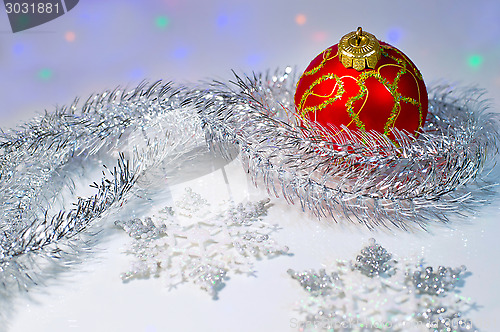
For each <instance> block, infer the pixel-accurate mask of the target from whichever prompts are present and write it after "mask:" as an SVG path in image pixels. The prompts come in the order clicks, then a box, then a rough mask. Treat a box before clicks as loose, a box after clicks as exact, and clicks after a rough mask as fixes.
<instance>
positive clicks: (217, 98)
mask: <svg viewBox="0 0 500 332" xmlns="http://www.w3.org/2000/svg"><path fill="white" fill-rule="evenodd" d="M235 83H236V84H233V83H227V84H223V83H219V82H214V83H211V84H203V85H200V86H198V87H174V86H173V85H172V84H169V83H167V84H163V83H161V82H156V83H154V84H150V85H148V84H145V83H144V84H141V85H139V86H138V87H137V88H136V89H134V90H132V91H122V90H120V89H116V90H113V91H106V92H104V93H102V94H98V95H94V96H91V97H90V98H89V99H88V100H87V101H86V102H85V103H83V105H80V104H79V102H78V100H76V101H75V102H74V103H73V104H72V105H71V106H69V107H63V108H59V109H57V110H56V111H55V112H54V113H46V114H45V115H43V116H40V117H38V118H36V119H34V120H32V121H30V122H28V123H26V124H25V125H24V126H22V127H20V128H18V129H15V130H12V131H9V132H2V134H1V137H0V189H1V192H2V195H1V197H0V231H1V232H0V283H1V284H2V287H0V294H1V295H2V297H4V298H8V297H9V296H11V295H13V294H14V293H16V292H17V290H18V289H21V290H27V289H29V287H30V286H31V285H33V284H37V283H38V282H40V281H43V280H45V279H44V277H46V276H50V275H52V274H54V273H56V272H57V271H59V270H61V269H63V268H65V267H66V266H68V265H71V263H74V262H77V261H78V260H79V258H78V257H79V256H80V253H81V252H82V251H85V248H88V247H89V246H90V242H89V241H91V240H92V238H95V237H93V236H92V235H93V234H95V233H96V232H98V231H99V230H100V226H99V222H98V221H99V220H101V218H102V217H103V216H105V215H106V214H107V213H111V212H113V211H115V210H116V209H117V208H118V207H119V206H120V203H122V202H123V200H124V199H125V198H126V197H127V195H129V193H130V192H131V191H133V190H135V189H134V184H135V183H136V182H137V180H138V179H139V178H140V177H141V176H142V175H143V174H146V173H147V172H148V170H150V169H151V168H154V167H155V166H156V165H158V164H159V163H165V161H167V162H168V161H170V162H172V161H174V160H175V159H176V158H179V157H181V156H184V155H186V154H188V153H189V152H192V151H194V150H195V149H197V148H200V147H203V146H205V144H206V143H208V146H209V147H210V148H211V149H212V150H213V151H214V152H218V153H221V154H222V155H224V156H226V157H230V156H231V155H232V153H231V152H232V151H234V150H233V149H232V147H233V146H234V145H237V146H238V147H239V149H240V157H241V159H242V160H243V163H244V165H245V168H246V169H247V170H248V172H249V173H250V174H251V176H252V178H253V179H254V181H255V183H256V184H259V183H261V181H262V182H263V184H264V185H265V187H266V188H267V189H268V191H269V192H270V193H272V194H275V195H276V196H282V197H284V198H285V199H286V200H287V201H288V202H290V203H294V202H299V203H300V204H301V206H302V207H303V209H304V210H306V209H307V210H310V211H312V212H313V213H314V214H316V215H317V216H318V217H332V218H333V219H335V220H340V219H341V218H346V219H348V220H353V221H358V222H360V223H362V224H364V225H366V226H368V227H370V228H371V227H376V226H379V225H384V226H387V227H390V226H391V225H392V226H395V227H398V228H403V229H411V228H414V227H415V226H417V227H425V225H426V224H427V223H428V222H432V221H447V220H448V217H449V216H450V215H451V214H452V213H453V214H460V213H464V212H467V210H468V209H470V208H473V207H474V206H475V205H476V204H478V203H481V202H482V199H483V198H484V195H485V194H488V188H489V187H490V186H491V183H490V182H489V181H488V177H487V176H486V174H488V172H487V171H489V170H490V169H491V168H492V161H493V160H494V158H493V157H494V156H495V155H496V153H497V142H498V134H497V123H496V120H495V118H494V116H493V115H491V114H487V113H486V112H485V110H486V108H487V105H486V101H484V99H482V94H481V91H480V90H477V89H453V88H452V87H450V86H445V85H441V86H439V85H437V86H434V87H432V88H430V89H429V91H430V96H429V116H428V121H427V124H426V127H425V128H424V132H423V133H422V134H421V135H420V136H419V137H418V138H417V139H414V138H412V137H411V136H409V135H406V134H405V133H403V132H395V135H396V137H397V144H394V143H393V142H391V141H390V140H388V139H387V138H386V137H385V136H382V135H380V134H377V133H358V132H351V131H349V130H347V128H339V129H343V131H342V133H339V134H338V135H336V136H335V140H334V139H333V136H332V135H325V133H324V132H323V131H322V130H321V128H317V127H315V126H314V125H313V124H309V125H307V126H306V127H300V126H299V125H298V124H299V123H300V121H298V120H297V118H296V116H295V115H294V112H293V94H294V89H295V83H296V80H295V78H294V75H293V74H292V70H291V68H286V69H285V70H284V71H283V72H282V73H281V74H278V71H277V72H276V73H275V74H272V73H267V74H255V75H254V76H252V77H245V78H239V77H237V80H236V82H235ZM95 164H100V165H104V164H108V165H113V164H116V166H114V167H113V168H109V170H107V169H106V168H105V169H104V170H105V172H104V174H103V177H102V179H101V180H100V181H99V182H98V183H95V182H94V180H91V179H89V177H90V175H89V174H88V173H89V172H88V171H87V168H86V166H85V165H87V166H88V165H95ZM82 179H85V180H86V179H88V181H89V183H90V184H92V183H93V185H92V186H93V187H94V188H95V190H96V193H94V194H92V195H84V196H80V195H79V188H78V186H77V185H76V184H75V183H76V182H78V181H80V180H82ZM68 193H69V195H68ZM68 196H70V197H73V200H72V201H68V199H67V197H68ZM63 197H66V198H65V199H63Z"/></svg>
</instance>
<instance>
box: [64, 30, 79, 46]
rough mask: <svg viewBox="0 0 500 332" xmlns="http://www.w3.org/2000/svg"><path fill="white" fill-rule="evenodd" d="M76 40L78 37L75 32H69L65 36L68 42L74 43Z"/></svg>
mask: <svg viewBox="0 0 500 332" xmlns="http://www.w3.org/2000/svg"><path fill="white" fill-rule="evenodd" d="M75 38H76V35H75V33H74V32H73V31H67V32H66V33H65V34H64V39H66V41H68V42H70V43H71V42H74V41H75Z"/></svg>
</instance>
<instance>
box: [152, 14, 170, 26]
mask: <svg viewBox="0 0 500 332" xmlns="http://www.w3.org/2000/svg"><path fill="white" fill-rule="evenodd" d="M169 23H170V19H169V18H168V17H166V16H164V15H162V16H158V17H156V19H155V25H156V27H157V28H160V29H165V28H166V27H167V26H168V24H169Z"/></svg>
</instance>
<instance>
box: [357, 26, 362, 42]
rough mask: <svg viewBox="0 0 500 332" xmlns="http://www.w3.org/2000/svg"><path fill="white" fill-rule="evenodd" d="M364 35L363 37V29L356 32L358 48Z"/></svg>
mask: <svg viewBox="0 0 500 332" xmlns="http://www.w3.org/2000/svg"><path fill="white" fill-rule="evenodd" d="M362 35H363V29H362V28H361V27H358V30H356V46H359V44H361V36H362Z"/></svg>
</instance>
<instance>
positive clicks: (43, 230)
mask: <svg viewBox="0 0 500 332" xmlns="http://www.w3.org/2000/svg"><path fill="white" fill-rule="evenodd" d="M188 99H189V98H188V96H187V95H186V93H185V92H184V90H183V89H182V88H173V87H172V85H171V84H170V83H167V84H163V83H161V82H156V83H154V84H151V85H146V84H141V85H140V86H138V87H137V88H136V89H133V90H131V91H126V90H121V89H116V90H113V91H105V92H103V93H102V94H98V95H94V96H91V97H89V98H88V100H87V101H86V102H84V103H83V104H80V103H79V101H78V100H75V102H74V103H73V104H72V105H70V106H69V107H62V108H58V109H57V110H56V111H55V112H53V113H45V114H44V115H42V116H39V117H36V118H35V119H33V120H32V121H30V122H28V123H26V124H25V125H24V126H23V127H20V128H17V129H15V130H11V131H7V132H2V133H1V136H0V190H1V193H2V194H1V196H0V230H1V232H0V298H2V299H3V300H5V301H0V306H3V305H5V307H10V305H9V304H8V299H9V298H11V297H12V296H14V295H16V293H18V292H19V291H20V290H21V291H25V290H26V291H27V290H28V289H29V288H30V287H31V286H33V285H37V284H40V283H45V282H46V281H47V280H50V278H52V277H54V276H56V275H57V274H59V273H60V272H62V271H64V270H66V269H67V268H68V267H70V266H71V265H73V264H76V263H78V262H80V261H81V260H82V259H84V258H85V257H86V256H87V255H86V253H87V252H89V251H90V248H92V246H93V245H94V243H95V242H96V241H98V240H99V238H100V235H99V234H100V233H101V232H100V231H101V230H102V223H100V222H99V221H100V220H104V219H103V218H105V217H106V216H108V215H109V214H110V213H112V212H114V211H117V210H118V209H119V208H120V203H122V202H123V201H124V200H125V199H126V198H127V197H128V195H129V194H130V193H131V192H132V191H133V188H134V185H135V184H136V182H137V180H138V179H139V178H140V177H141V176H142V175H143V174H144V173H145V172H146V171H147V170H148V169H150V168H153V167H155V165H157V164H158V163H159V162H161V161H164V160H165V159H166V157H167V156H168V158H169V159H168V160H171V161H173V160H176V158H178V157H179V156H181V155H183V154H185V153H186V152H187V151H191V150H193V149H194V148H196V147H199V146H200V145H203V144H204V143H203V142H204V141H203V132H202V130H201V123H200V121H199V118H198V117H197V116H196V114H195V113H194V112H193V110H192V107H191V108H189V107H188V105H189V102H188ZM106 165H108V166H109V167H106ZM113 165H116V166H113ZM93 169H102V175H100V176H99V175H98V174H97V177H96V174H93V173H92V170H93ZM99 178H100V179H99ZM97 179H99V180H97ZM96 180H97V181H96ZM82 182H83V184H81V183H82ZM85 183H86V184H85ZM80 184H81V185H80ZM89 185H90V187H91V189H92V191H93V192H94V194H91V195H89V194H88V191H89V190H88V187H89ZM134 190H135V189H134ZM81 193H83V194H81ZM0 309H1V308H0ZM4 313H5V311H4V310H0V320H1V318H2V317H1V316H2V315H3V314H4Z"/></svg>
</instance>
